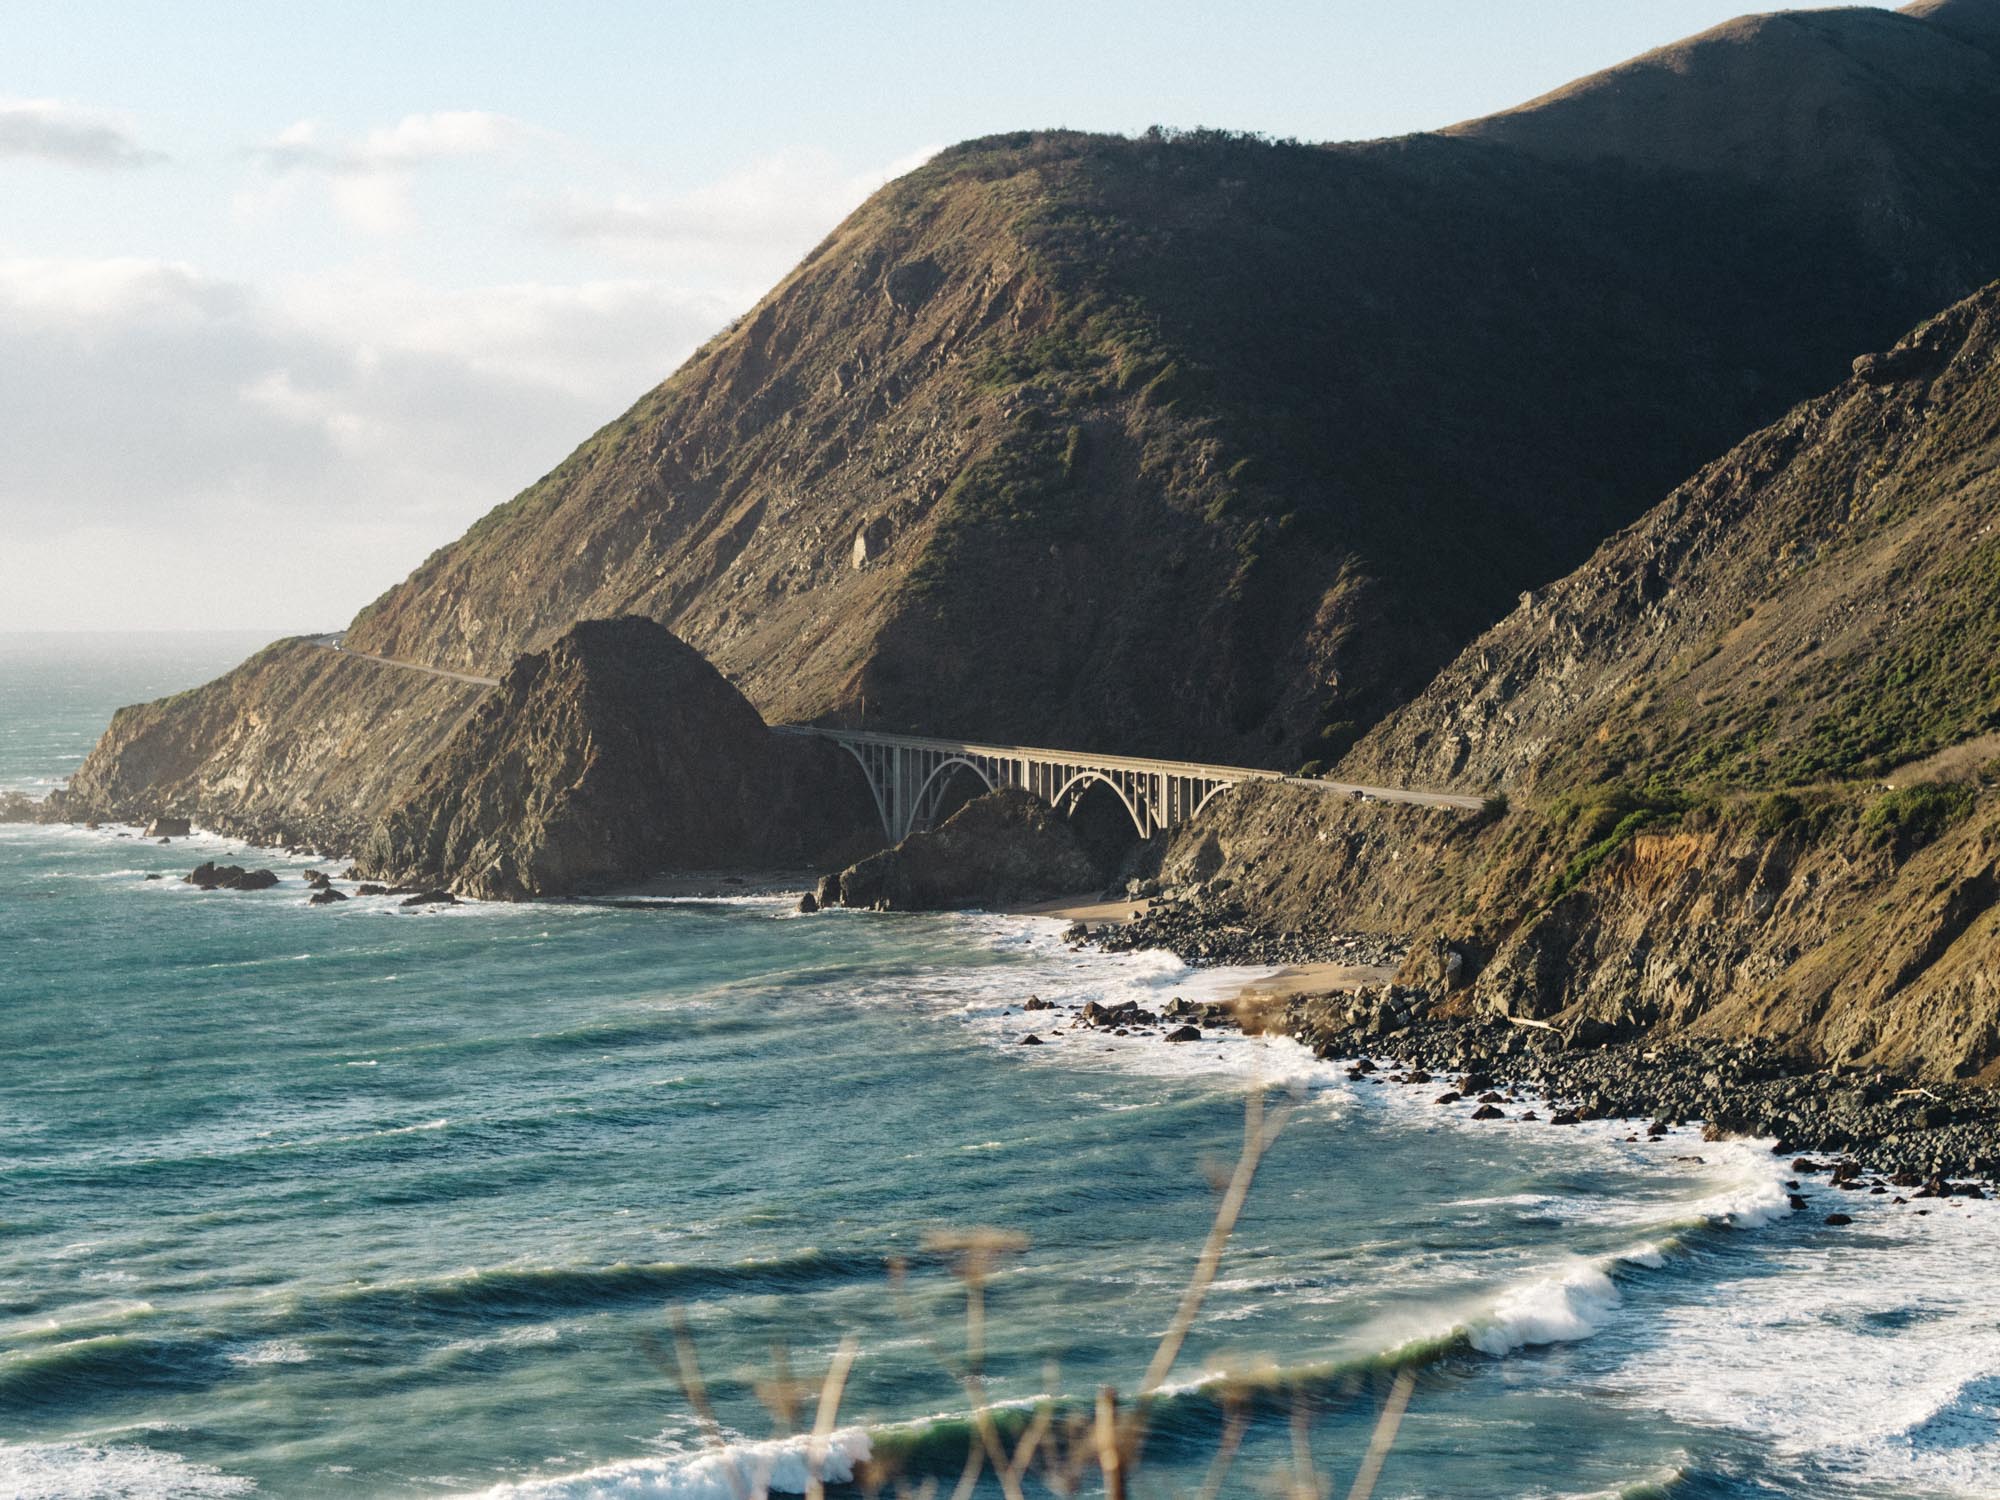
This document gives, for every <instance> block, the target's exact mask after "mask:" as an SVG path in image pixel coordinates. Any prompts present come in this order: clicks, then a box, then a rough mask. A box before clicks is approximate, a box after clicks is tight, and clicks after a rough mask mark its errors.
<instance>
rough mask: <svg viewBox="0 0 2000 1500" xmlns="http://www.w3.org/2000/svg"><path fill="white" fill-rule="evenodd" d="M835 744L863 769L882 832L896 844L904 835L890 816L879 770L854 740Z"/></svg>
mask: <svg viewBox="0 0 2000 1500" xmlns="http://www.w3.org/2000/svg"><path fill="white" fill-rule="evenodd" d="M833 742H834V743H835V744H836V745H838V746H840V748H841V749H843V750H845V751H846V752H847V753H848V754H849V755H851V756H853V757H854V763H855V764H856V765H857V766H859V767H861V777H862V780H864V781H866V782H867V783H868V795H869V796H871V797H873V798H874V799H875V815H876V816H877V817H879V818H880V819H881V820H882V831H883V832H884V833H886V834H888V835H889V841H890V842H891V843H894V842H895V841H896V840H897V839H899V838H901V837H902V835H901V834H899V833H898V832H897V831H896V825H895V820H894V819H893V818H892V817H890V815H889V804H888V803H887V802H885V801H883V800H882V778H881V777H880V776H879V775H877V774H876V770H877V768H876V767H874V766H872V765H870V764H869V763H868V757H867V756H865V755H863V754H862V753H861V748H860V747H859V746H858V745H856V744H855V743H854V742H853V741H852V740H843V739H835V740H834V741H833Z"/></svg>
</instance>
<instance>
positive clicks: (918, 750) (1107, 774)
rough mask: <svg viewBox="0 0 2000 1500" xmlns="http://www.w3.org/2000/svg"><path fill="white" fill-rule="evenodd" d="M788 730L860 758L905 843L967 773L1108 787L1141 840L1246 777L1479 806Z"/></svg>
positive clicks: (1021, 750) (994, 784) (885, 823)
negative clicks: (834, 746) (953, 784)
mask: <svg viewBox="0 0 2000 1500" xmlns="http://www.w3.org/2000/svg"><path fill="white" fill-rule="evenodd" d="M772 728H773V729H775V730H776V731H777V732H778V733H780V734H795V735H812V736H816V737H818V738H820V739H828V740H832V741H833V742H834V743H835V744H837V745H839V746H840V747H841V748H842V749H843V750H845V751H846V752H847V753H848V754H849V755H851V756H853V757H854V759H855V760H856V761H858V762H859V763H860V766H861V769H862V771H863V773H864V774H866V776H867V778H868V790H869V791H870V792H871V793H873V794H874V797H875V809H876V811H877V812H878V813H880V814H881V817H882V831H883V832H884V833H886V834H887V835H888V836H889V840H890V842H891V843H899V842H901V841H902V840H903V839H904V838H906V837H908V836H909V835H910V834H911V833H913V832H915V831H916V830H918V829H920V828H929V827H932V826H933V825H934V824H935V822H936V821H937V817H938V813H939V811H940V809H942V808H943V806H944V804H945V799H946V797H947V795H948V794H949V792H950V788H951V784H952V782H953V780H954V779H955V778H956V777H957V776H958V775H959V773H960V772H961V770H963V771H966V772H970V773H971V774H972V775H973V776H975V777H977V778H978V779H979V780H980V781H981V782H982V783H984V785H985V788H986V790H987V791H989V792H991V791H998V790H1000V789H1001V788H1002V787H1020V788H1022V789H1023V790H1025V791H1028V792H1031V793H1033V794H1034V795H1035V796H1036V797H1039V798H1040V799H1041V800H1042V801H1043V802H1046V803H1047V804H1048V805H1049V806H1051V807H1053V808H1055V809H1056V810H1057V811H1059V812H1062V813H1065V814H1068V813H1072V812H1074V811H1075V810H1076V805H1077V803H1078V802H1079V801H1080V800H1081V799H1082V797H1083V795H1084V793H1085V792H1087V791H1089V790H1090V789H1091V788H1092V787H1094V786H1098V785H1102V786H1105V787H1108V788H1109V789H1110V790H1111V792H1112V793H1113V794H1114V795H1115V796H1116V797H1117V798H1118V801H1119V802H1120V803H1121V804H1122V805H1123V807H1124V809H1125V812H1126V815H1127V816H1128V817H1130V818H1131V820H1132V826H1133V827H1134V828H1135V829H1137V830H1138V834H1139V837H1140V838H1148V837H1150V836H1152V835H1153V834H1155V833H1158V832H1160V831H1161V830H1162V829H1167V828H1173V827H1177V826H1178V825H1180V824H1182V823H1185V822H1187V821H1188V820H1189V819H1191V818H1192V817H1194V815H1195V814H1196V813H1198V812H1200V811H1201V810H1202V808H1204V807H1206V806H1207V805H1208V803H1209V800H1210V799H1211V798H1213V797H1214V796H1215V795H1216V793H1218V792H1220V791H1223V790H1224V789H1226V788H1228V787H1232V786H1237V785H1239V784H1241V783H1242V782H1245V781H1286V782H1291V783H1293V784H1294V785H1297V786H1304V787H1311V788H1313V789H1314V790H1316V791H1321V792H1326V793H1328V794H1331V795H1345V796H1350V797H1355V796H1358V797H1364V798H1373V799H1376V800H1379V801H1383V802H1410V803H1416V804H1418V805H1420V806H1426V807H1455V808H1464V809H1470V810H1477V809H1478V808H1479V807H1480V806H1481V805H1482V804H1481V801H1480V799H1479V798H1477V797H1463V796H1456V795H1453V794H1450V793H1445V792H1412V791H1406V790H1402V789H1398V788H1390V787H1369V786H1355V785H1350V784H1348V783H1345V782H1333V781H1320V780H1301V779H1299V778H1297V777H1291V776H1285V775H1282V774H1281V773H1279V772H1277V771H1263V770H1256V769H1253V768H1251V767H1248V766H1211V765H1202V764H1199V763H1197V762H1194V761H1180V760H1149V759H1145V758H1142V757H1138V756H1131V755H1096V754H1092V753H1090V752H1087V751H1081V750H1046V749H1039V748H1037V747H1034V746H1031V745H982V744H975V743H973V742H971V741H966V740H943V739H930V738H926V737H924V736H921V735H911V734H879V733H876V732H874V731H872V730H865V729H825V728H820V727H819V726H817V725H810V724H781V725H773V726H772Z"/></svg>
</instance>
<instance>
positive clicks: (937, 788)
mask: <svg viewBox="0 0 2000 1500" xmlns="http://www.w3.org/2000/svg"><path fill="white" fill-rule="evenodd" d="M960 766H963V767H965V769H966V770H968V771H970V772H971V773H972V774H973V775H974V776H977V777H978V778H979V784H980V785H981V786H983V787H985V788H986V790H987V791H989V792H991V791H995V790H997V788H996V787H995V786H994V785H993V778H992V777H990V776H988V775H987V774H986V772H985V771H984V770H983V769H982V768H981V767H979V766H978V765H975V764H974V763H973V762H972V761H969V760H967V759H966V758H965V757H964V756H963V755H948V756H946V757H945V758H944V759H943V760H941V761H939V762H938V763H937V764H936V765H935V766H933V767H932V768H931V773H930V774H929V775H928V776H926V777H925V778H924V781H923V785H922V786H920V787H918V788H917V795H916V796H915V797H913V798H911V799H910V821H909V826H908V827H906V828H904V829H903V831H902V832H903V834H904V835H908V834H911V833H914V832H915V831H916V830H917V829H919V828H928V827H930V826H931V819H932V816H933V815H934V814H935V813H936V812H937V809H938V805H939V803H938V801H937V800H934V798H936V799H941V798H942V797H943V796H944V789H945V785H946V783H947V781H948V780H949V778H950V776H951V773H952V772H954V771H955V770H956V769H957V768H958V767H960Z"/></svg>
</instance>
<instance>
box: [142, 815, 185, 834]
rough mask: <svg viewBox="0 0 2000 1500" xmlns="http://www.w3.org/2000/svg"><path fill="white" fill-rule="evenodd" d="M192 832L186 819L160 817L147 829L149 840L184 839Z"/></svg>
mask: <svg viewBox="0 0 2000 1500" xmlns="http://www.w3.org/2000/svg"><path fill="white" fill-rule="evenodd" d="M190 832H192V829H191V828H190V826H189V824H188V820H187V819H186V818H168V817H159V818H155V819H153V821H152V822H151V823H150V824H149V825H148V826H147V828H146V837H147V838H149V839H184V838H186V837H187V836H188V834H189V833H190Z"/></svg>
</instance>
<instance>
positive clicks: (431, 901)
mask: <svg viewBox="0 0 2000 1500" xmlns="http://www.w3.org/2000/svg"><path fill="white" fill-rule="evenodd" d="M401 904H402V905H404V906H456V905H458V897H456V896H454V895H453V894H452V893H451V892H450V891H418V892H417V893H416V895H414V896H406V897H404V898H403V901H402V903H401Z"/></svg>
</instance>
